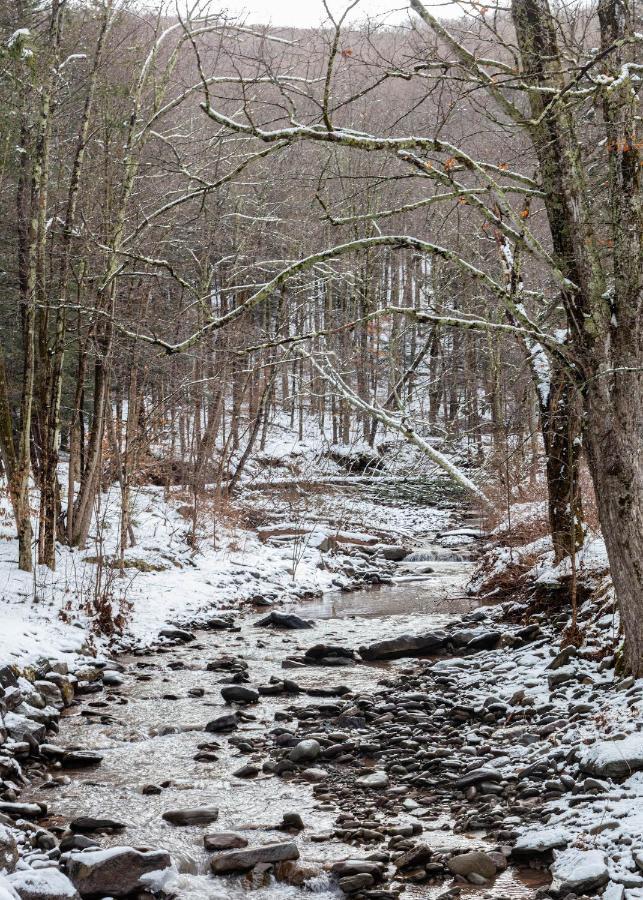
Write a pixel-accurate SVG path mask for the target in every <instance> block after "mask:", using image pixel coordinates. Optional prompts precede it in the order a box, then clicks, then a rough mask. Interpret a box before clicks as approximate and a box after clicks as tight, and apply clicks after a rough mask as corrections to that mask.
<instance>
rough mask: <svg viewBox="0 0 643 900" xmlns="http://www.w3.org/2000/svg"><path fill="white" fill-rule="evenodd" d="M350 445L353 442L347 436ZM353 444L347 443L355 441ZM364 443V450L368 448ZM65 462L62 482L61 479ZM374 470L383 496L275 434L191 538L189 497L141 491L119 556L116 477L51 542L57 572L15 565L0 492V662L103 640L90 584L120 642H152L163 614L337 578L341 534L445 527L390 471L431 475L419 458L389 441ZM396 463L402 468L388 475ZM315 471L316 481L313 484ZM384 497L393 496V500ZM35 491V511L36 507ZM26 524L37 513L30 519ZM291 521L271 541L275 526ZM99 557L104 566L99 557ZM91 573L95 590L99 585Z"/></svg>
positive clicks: (200, 615)
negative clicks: (79, 540)
mask: <svg viewBox="0 0 643 900" xmlns="http://www.w3.org/2000/svg"><path fill="white" fill-rule="evenodd" d="M356 447H357V449H358V450H359V449H363V448H360V447H359V445H356ZM355 449H356V448H355V447H351V448H350V450H351V452H353V451H354V450H355ZM371 452H372V451H371ZM64 469H65V467H64V466H63V467H62V470H61V480H62V481H63V483H64V479H65V477H66V472H65V470H64ZM387 469H388V471H386V470H385V471H382V472H381V473H379V478H378V480H379V483H380V484H381V485H382V491H383V492H384V494H386V493H387V492H388V496H387V497H386V499H385V500H382V498H381V496H378V495H377V493H373V491H369V490H367V488H366V484H367V482H368V481H369V479H366V478H361V477H360V476H359V475H351V474H348V473H347V471H346V469H345V468H343V467H342V466H341V465H339V464H337V463H336V462H333V461H332V460H330V459H329V458H328V457H327V456H326V455H325V453H323V452H322V448H320V445H319V441H318V439H316V440H315V441H312V442H311V443H310V444H306V443H302V442H300V441H298V440H296V439H294V438H292V437H289V436H287V435H286V436H283V435H282V436H278V437H277V438H276V439H275V440H274V441H273V442H272V444H271V445H270V446H269V448H268V449H267V450H266V452H265V453H264V454H263V455H261V456H260V457H259V458H258V460H257V461H256V462H255V463H253V465H252V466H251V467H250V468H249V469H248V472H247V476H246V478H245V480H244V484H243V486H242V488H241V490H240V492H239V495H238V498H236V499H235V500H234V501H233V502H232V503H228V504H226V505H225V509H219V508H218V507H217V508H216V518H213V512H212V510H213V507H212V503H211V502H209V501H208V500H207V499H206V501H205V502H204V503H203V504H202V505H201V507H200V510H199V525H198V529H197V539H196V541H193V540H191V537H190V534H191V529H192V520H191V514H190V502H191V500H190V497H189V495H188V494H187V493H186V492H185V491H183V490H181V489H177V488H172V489H170V491H169V493H168V492H166V491H165V490H164V489H162V488H157V487H152V486H145V487H140V488H137V489H136V491H135V494H134V498H133V507H134V508H133V515H132V521H133V526H134V532H135V536H136V546H135V547H132V548H129V549H128V551H127V553H126V567H125V568H124V570H120V569H119V568H118V567H115V566H114V565H113V563H114V558H115V557H114V553H115V546H116V542H117V536H118V531H119V514H120V513H119V509H120V495H119V489H118V486H117V485H114V486H113V487H112V488H111V489H110V491H109V492H108V494H103V495H101V498H100V509H99V510H98V512H97V515H96V516H95V519H94V523H93V527H92V530H91V532H90V537H89V541H88V544H87V547H86V548H85V549H84V550H82V551H79V550H71V549H69V548H66V547H62V546H61V547H59V549H58V552H57V561H56V571H55V572H51V571H50V570H49V569H48V568H46V567H44V566H39V567H38V568H37V569H36V571H35V573H34V574H28V573H24V572H21V571H19V570H18V568H17V565H16V559H17V543H16V540H15V535H14V529H13V523H12V519H11V515H10V507H9V501H8V498H7V497H6V494H5V495H3V496H2V498H1V499H0V621H2V624H3V627H2V629H0V663H5V662H10V663H15V664H19V665H24V664H26V663H29V662H33V661H34V660H36V659H38V658H39V657H42V656H43V655H44V654H45V653H46V654H47V655H48V656H50V657H54V656H65V655H66V654H69V653H74V652H80V651H81V650H83V649H85V650H86V649H87V648H92V647H97V646H101V645H103V646H104V645H105V640H104V639H102V638H99V637H98V636H97V635H96V634H94V633H93V632H92V623H91V615H92V612H93V610H94V608H95V597H96V593H97V592H98V593H99V594H100V595H101V596H104V597H106V598H107V599H108V601H109V604H110V606H111V608H112V610H113V614H114V616H117V615H118V614H119V613H122V614H123V616H124V618H125V621H126V624H125V629H124V633H123V634H122V635H121V637H120V638H119V641H120V643H121V644H122V645H125V646H127V645H132V644H139V645H141V644H146V643H150V642H152V641H153V640H154V639H155V638H156V637H157V635H158V632H159V630H160V629H161V628H162V627H163V626H164V625H166V624H168V623H181V622H187V621H191V622H194V621H198V620H201V621H205V620H206V619H207V618H208V617H209V616H212V615H213V614H215V613H216V612H218V611H223V610H227V609H233V608H236V607H238V606H239V605H240V604H241V603H243V602H245V601H248V600H250V599H251V598H253V597H256V596H258V595H260V596H262V597H265V598H267V599H269V600H276V601H279V600H282V599H287V598H289V597H298V596H303V595H306V594H317V593H319V592H322V591H329V590H334V589H339V588H342V587H344V586H346V585H347V584H348V583H349V581H350V578H349V577H348V576H347V575H346V574H345V569H346V566H345V563H346V558H345V556H344V554H343V553H342V552H341V551H342V546H344V545H343V544H340V546H339V548H337V547H336V546H333V547H331V549H330V550H328V549H327V546H328V543H329V540H328V539H329V538H330V539H331V543H334V538H335V537H337V536H338V535H339V536H340V537H341V539H342V541H350V540H356V541H358V542H359V541H360V540H362V539H365V538H369V537H372V536H375V537H377V538H378V539H379V540H380V541H382V542H385V543H391V542H396V541H403V542H406V543H407V545H408V546H414V545H415V544H416V543H417V541H418V540H419V536H420V535H427V534H429V533H431V532H432V531H436V530H438V529H440V528H443V527H445V526H446V524H447V523H448V521H449V515H450V514H449V512H448V511H447V510H444V509H442V510H440V509H434V508H430V507H428V506H418V505H415V504H413V503H412V502H409V501H407V500H405V499H404V498H403V497H400V498H398V499H396V497H395V493H396V487H395V485H396V481H395V479H396V478H399V475H400V474H402V473H404V474H405V475H407V476H408V475H410V476H412V477H413V478H417V477H419V476H423V477H426V475H427V470H426V466H424V467H423V466H422V465H421V463H420V464H419V463H418V461H417V458H415V457H414V456H413V454H410V455H409V454H408V452H406V451H404V450H402V449H398V450H396V451H395V452H394V453H392V454H390V459H389V461H388V462H387ZM394 473H398V475H394ZM312 481H314V482H315V484H316V485H318V487H315V489H314V490H313V489H311V482H312ZM391 494H392V495H393V496H392V497H391ZM36 501H37V497H36V496H35V492H34V497H33V508H34V509H36V508H37V502H36ZM34 526H35V522H34ZM289 531H290V532H295V533H296V534H295V535H294V536H293V535H292V534H291V535H290V536H288V537H285V538H283V539H281V540H280V535H279V534H276V533H275V532H289ZM98 559H103V560H104V561H105V563H106V564H105V565H103V566H98V565H97V564H96V561H97V560H98ZM97 581H98V585H99V588H98V591H97V588H96V585H97Z"/></svg>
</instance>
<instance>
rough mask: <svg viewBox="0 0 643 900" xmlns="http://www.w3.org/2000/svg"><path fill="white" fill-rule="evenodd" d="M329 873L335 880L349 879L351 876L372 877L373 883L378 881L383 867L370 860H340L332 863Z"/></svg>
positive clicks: (379, 863)
mask: <svg viewBox="0 0 643 900" xmlns="http://www.w3.org/2000/svg"><path fill="white" fill-rule="evenodd" d="M331 872H332V873H333V875H334V876H335V877H336V878H350V877H351V876H352V875H362V874H367V875H372V877H373V878H374V880H375V881H380V880H381V878H382V874H383V872H384V865H383V864H382V863H381V862H377V860H371V859H342V860H339V861H338V862H336V863H333V865H332V867H331Z"/></svg>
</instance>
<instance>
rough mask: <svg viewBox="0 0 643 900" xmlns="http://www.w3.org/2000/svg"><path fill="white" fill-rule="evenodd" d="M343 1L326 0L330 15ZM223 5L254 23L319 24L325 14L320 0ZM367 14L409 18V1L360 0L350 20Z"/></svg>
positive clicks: (235, 0)
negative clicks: (328, 0)
mask: <svg viewBox="0 0 643 900" xmlns="http://www.w3.org/2000/svg"><path fill="white" fill-rule="evenodd" d="M429 2H430V0H429ZM346 5H347V4H346V3H345V2H342V0H330V2H329V6H330V9H331V11H332V12H333V15H337V14H341V12H342V11H343V10H344V9H345V8H346ZM431 5H435V4H434V3H431ZM225 6H226V9H228V10H229V11H230V12H233V13H240V12H244V13H246V14H247V16H248V20H249V21H250V22H255V23H259V22H261V23H265V24H268V23H269V24H272V25H286V26H287V25H292V26H294V27H299V28H305V27H307V26H314V25H319V24H320V22H321V21H322V20H324V19H325V18H326V13H325V12H324V5H323V3H322V0H228V2H227V3H226V4H225ZM387 14H388V15H387ZM366 16H386V21H388V22H391V23H393V22H400V21H405V20H408V2H406V0H361V2H360V3H359V4H358V5H357V7H356V8H355V10H354V11H353V13H352V17H351V18H352V20H353V21H359V20H360V18H362V19H363V18H365V17H366Z"/></svg>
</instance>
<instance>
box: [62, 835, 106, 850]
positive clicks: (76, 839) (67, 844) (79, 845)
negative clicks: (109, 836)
mask: <svg viewBox="0 0 643 900" xmlns="http://www.w3.org/2000/svg"><path fill="white" fill-rule="evenodd" d="M90 847H91V848H94V847H98V844H97V843H96V841H95V840H94V839H93V838H90V837H87V835H84V834H66V835H65V836H64V837H63V839H62V840H61V842H60V844H59V845H58V848H59V850H60V852H61V853H67V852H69V850H88V849H89V848H90Z"/></svg>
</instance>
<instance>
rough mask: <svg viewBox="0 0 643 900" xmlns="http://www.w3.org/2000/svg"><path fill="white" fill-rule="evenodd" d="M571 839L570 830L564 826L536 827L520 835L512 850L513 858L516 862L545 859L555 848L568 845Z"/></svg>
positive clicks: (558, 848)
mask: <svg viewBox="0 0 643 900" xmlns="http://www.w3.org/2000/svg"><path fill="white" fill-rule="evenodd" d="M570 840H571V837H570V835H569V832H568V831H566V830H565V829H564V828H560V827H559V828H555V827H552V828H534V829H533V830H532V831H525V832H524V834H521V835H520V837H519V838H518V840H517V841H516V843H515V844H514V847H513V850H512V851H511V858H512V859H513V860H515V861H516V862H526V861H529V860H531V859H543V858H544V857H546V856H549V855H550V854H551V853H552V851H553V850H561V849H563V848H564V847H566V846H567V844H569V842H570Z"/></svg>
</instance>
